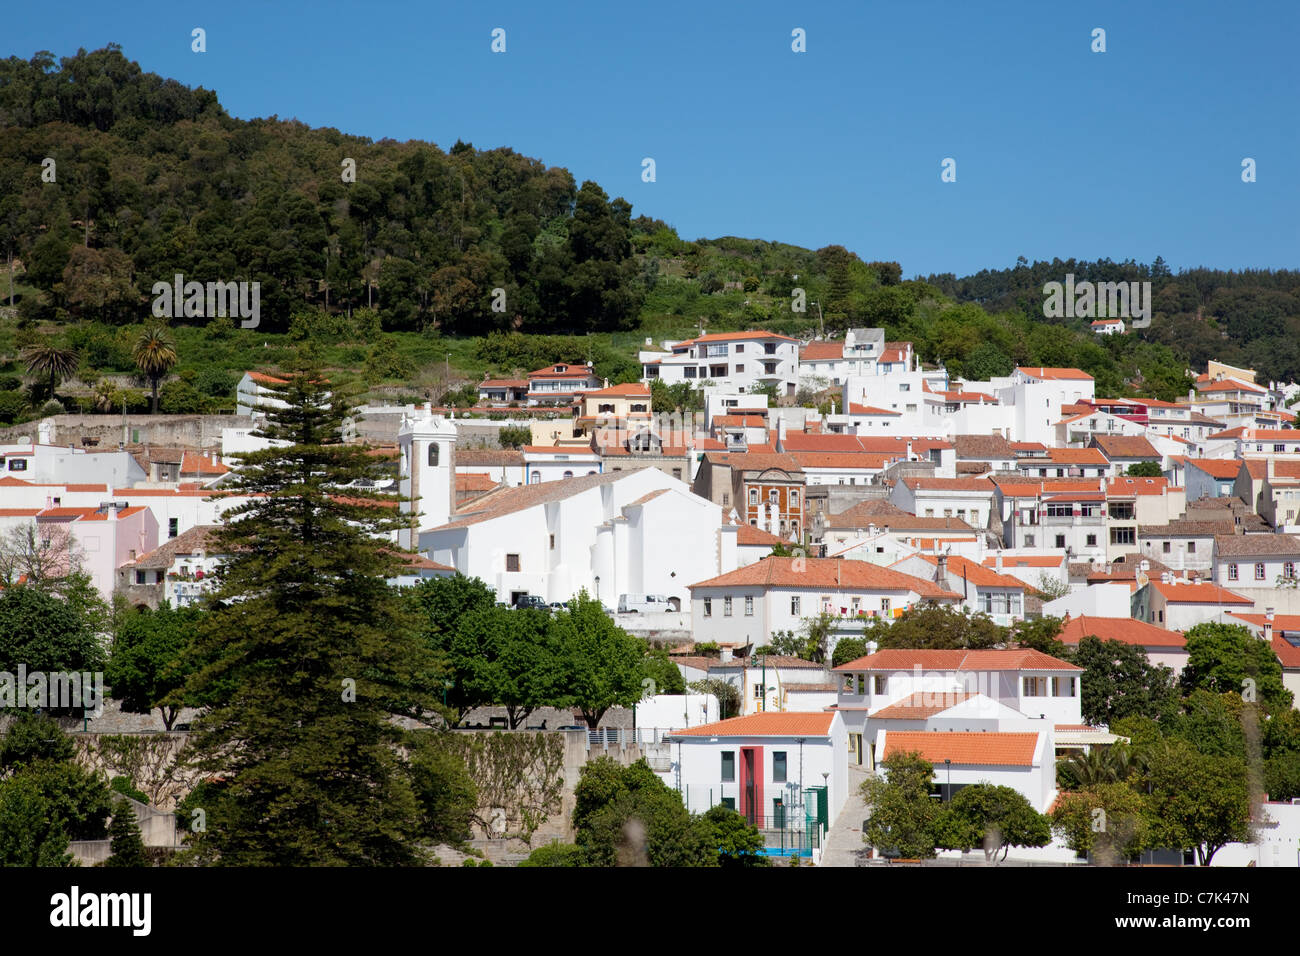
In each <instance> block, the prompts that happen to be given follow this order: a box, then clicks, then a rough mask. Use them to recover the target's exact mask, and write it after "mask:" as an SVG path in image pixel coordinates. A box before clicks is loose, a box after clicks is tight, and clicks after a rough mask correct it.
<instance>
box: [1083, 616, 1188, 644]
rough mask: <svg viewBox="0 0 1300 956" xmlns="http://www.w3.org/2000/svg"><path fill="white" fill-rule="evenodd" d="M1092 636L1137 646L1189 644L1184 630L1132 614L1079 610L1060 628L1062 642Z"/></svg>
mask: <svg viewBox="0 0 1300 956" xmlns="http://www.w3.org/2000/svg"><path fill="white" fill-rule="evenodd" d="M1089 636H1091V637H1097V638H1100V639H1101V640H1103V641H1119V642H1120V643H1122V644H1132V645H1133V646H1135V647H1185V646H1187V641H1186V640H1185V639H1184V638H1183V635H1182V632H1181V631H1169V630H1166V629H1165V628H1163V627H1156V625H1154V624H1148V623H1146V622H1145V621H1136V620H1134V619H1133V618H1129V617H1094V616H1093V615H1091V614H1088V615H1084V614H1080V615H1079V616H1078V617H1072V618H1070V619H1069V620H1067V621H1066V622H1065V626H1064V627H1063V628H1062V629H1061V633H1060V640H1061V642H1062V643H1063V644H1071V645H1076V644H1078V643H1079V642H1080V641H1081V640H1083V639H1084V638H1085V637H1089Z"/></svg>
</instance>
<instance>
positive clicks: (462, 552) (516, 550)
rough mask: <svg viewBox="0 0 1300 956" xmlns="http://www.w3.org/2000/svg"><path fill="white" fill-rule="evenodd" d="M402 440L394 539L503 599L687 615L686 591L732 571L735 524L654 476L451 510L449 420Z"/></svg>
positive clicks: (623, 476) (631, 475)
mask: <svg viewBox="0 0 1300 956" xmlns="http://www.w3.org/2000/svg"><path fill="white" fill-rule="evenodd" d="M398 444H399V446H400V448H401V468H402V471H401V475H402V478H401V482H400V485H399V490H400V492H401V494H402V496H403V497H404V498H409V499H410V501H408V502H404V503H403V504H402V510H403V513H404V514H407V515H409V516H410V525H409V527H408V528H407V530H405V531H403V533H402V535H401V536H400V538H399V543H400V544H401V545H402V546H404V547H409V548H412V549H413V550H416V551H418V552H420V553H422V554H424V555H425V556H426V557H428V558H430V559H431V560H433V561H436V562H438V563H439V564H445V565H449V566H451V567H454V568H455V569H456V570H457V571H459V572H460V573H462V574H465V575H467V576H469V577H477V578H480V579H482V580H483V581H485V582H487V584H489V585H490V586H491V587H493V588H495V590H496V592H497V599H498V600H499V601H506V602H513V601H514V600H516V599H517V598H518V597H519V596H521V595H524V594H528V595H536V596H539V597H541V598H543V599H544V600H546V601H547V602H551V601H566V600H568V599H569V598H570V597H572V596H573V595H574V594H575V593H577V592H578V591H579V590H582V589H586V591H587V593H588V594H591V595H593V596H595V597H597V598H598V599H599V600H600V601H602V602H603V603H604V604H606V605H607V606H609V607H614V606H616V605H617V602H618V598H619V595H621V594H664V595H667V596H668V597H669V598H673V597H676V598H678V599H679V600H680V602H681V605H680V606H681V607H689V605H690V591H689V590H688V588H689V585H691V584H693V583H695V582H696V581H701V580H704V579H705V578H709V577H715V576H716V575H718V574H722V573H725V572H727V571H731V570H734V569H735V568H736V567H737V552H736V534H737V530H738V529H737V526H736V525H733V524H730V523H727V522H726V520H725V518H724V516H723V513H722V508H721V507H720V506H719V505H716V504H714V503H713V502H711V501H708V500H707V499H704V498H701V497H699V496H698V495H696V494H694V493H692V492H691V490H690V487H689V486H688V485H686V484H685V483H684V482H682V481H680V480H678V479H676V478H673V477H671V476H669V475H666V474H664V473H663V472H661V471H659V470H658V469H657V468H644V469H640V470H637V471H617V472H609V473H606V474H598V475H581V476H578V477H574V478H567V479H560V480H556V481H544V482H541V483H538V484H530V485H523V486H519V487H514V488H500V489H498V490H496V491H492V492H489V493H488V494H486V495H483V496H481V497H479V498H475V499H473V500H472V501H470V502H468V503H466V505H465V506H464V507H463V508H462V509H461V510H460V511H457V510H456V509H455V473H456V472H455V469H456V425H455V423H454V422H452V421H450V420H448V419H446V418H443V417H441V416H435V415H429V414H428V413H425V416H424V417H418V418H408V419H406V420H404V421H403V424H402V427H401V430H400V431H399V432H398Z"/></svg>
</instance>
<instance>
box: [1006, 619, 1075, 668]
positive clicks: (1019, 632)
mask: <svg viewBox="0 0 1300 956" xmlns="http://www.w3.org/2000/svg"><path fill="white" fill-rule="evenodd" d="M1063 626H1064V622H1063V621H1062V620H1061V619H1060V618H1059V617H1036V618H1033V619H1032V620H1030V619H1027V620H1023V621H1016V622H1015V623H1014V624H1012V625H1011V631H1010V633H1009V634H1008V635H1007V637H1008V639H1009V640H1012V641H1015V642H1016V644H1018V645H1019V646H1021V647H1028V648H1032V649H1033V650H1036V651H1042V652H1043V653H1044V654H1047V655H1049V656H1051V657H1055V658H1056V659H1057V660H1062V661H1069V660H1072V659H1073V658H1074V652H1073V651H1072V650H1070V648H1069V647H1068V646H1067V645H1066V644H1065V642H1063V641H1062V640H1060V634H1061V628H1062V627H1063Z"/></svg>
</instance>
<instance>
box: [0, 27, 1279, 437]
mask: <svg viewBox="0 0 1300 956" xmlns="http://www.w3.org/2000/svg"><path fill="white" fill-rule="evenodd" d="M47 159H52V160H54V166H53V168H54V170H55V175H54V181H53V182H50V181H47V179H48V176H43V173H44V172H45V170H46V169H47V167H48V166H49V164H48V163H46V162H45V161H46V160H47ZM348 160H351V161H352V162H353V163H355V171H356V172H355V181H346V180H347V179H348V175H347V172H348V165H347V161H348ZM755 201H756V202H759V201H761V197H756V199H755ZM632 212H633V210H632V206H631V204H630V203H628V202H627V201H626V200H624V199H622V198H617V197H616V198H613V199H611V198H610V197H609V196H608V195H607V194H606V193H605V191H604V190H603V189H601V187H600V186H599V185H598V184H597V183H594V182H590V181H588V182H584V183H582V184H580V185H579V184H578V183H576V182H575V180H574V178H573V176H572V175H571V174H570V173H569V172H568V171H567V170H565V169H562V168H559V167H547V166H546V165H545V164H544V163H542V162H540V161H539V160H535V159H530V158H527V157H524V156H521V155H519V154H517V153H515V152H514V151H512V150H510V149H493V150H477V149H475V148H474V147H473V146H472V145H470V144H467V143H462V142H457V143H455V144H454V145H452V146H451V147H450V149H447V150H444V149H441V148H439V147H438V146H436V145H434V144H431V143H424V142H419V141H410V142H405V143H398V142H396V141H393V140H387V139H385V140H380V141H378V142H374V141H371V140H369V139H365V138H361V137H356V136H349V135H347V134H345V133H341V132H339V131H337V130H333V129H312V128H309V127H307V126H305V125H304V124H302V123H299V122H297V121H292V120H280V119H277V118H275V117H270V118H267V119H254V120H238V119H234V118H232V117H231V116H229V115H228V114H227V113H226V112H225V110H223V109H222V107H221V105H220V103H219V101H218V98H217V95H216V94H215V93H214V92H212V91H208V90H204V89H202V88H199V89H192V88H189V87H186V86H184V85H182V84H180V83H177V82H176V81H174V80H167V79H164V78H162V77H159V76H157V75H155V74H151V73H145V72H143V71H142V70H141V68H140V67H139V65H138V64H136V63H134V62H132V61H130V60H128V59H127V58H126V57H125V56H124V55H123V54H122V52H121V50H120V49H119V48H118V47H116V46H112V45H110V46H109V47H106V48H105V49H103V50H97V51H94V52H90V53H87V52H86V51H84V50H83V51H80V52H78V54H77V55H76V56H72V57H65V58H63V59H61V60H56V59H55V57H54V56H53V55H52V54H49V53H45V52H41V53H37V54H36V55H35V56H34V57H32V59H30V60H26V61H24V60H21V59H19V58H10V59H8V60H5V61H0V249H2V250H3V254H4V264H3V268H4V270H5V271H4V272H0V302H2V303H3V307H2V308H0V423H8V422H11V421H15V420H22V419H24V418H30V417H34V416H36V415H38V414H41V413H42V412H43V411H44V412H46V413H48V412H50V411H53V410H56V409H57V408H58V407H79V408H83V409H87V410H99V411H118V410H120V409H121V408H123V407H126V408H127V409H128V410H137V411H138V410H142V409H144V408H146V407H147V406H148V404H149V398H148V395H147V394H146V392H145V390H144V388H143V387H144V386H145V385H146V384H147V382H146V380H145V379H144V378H142V377H141V375H140V373H139V368H140V363H139V360H138V355H137V353H138V344H139V341H140V337H141V335H142V331H143V330H144V328H145V326H146V325H147V324H148V323H151V322H152V321H153V320H152V319H151V312H150V308H151V303H152V301H153V296H152V291H151V290H152V287H153V284H154V283H155V282H159V281H163V282H171V281H172V278H173V276H174V275H176V274H177V273H179V274H182V275H183V276H185V277H186V279H191V280H197V281H200V282H207V281H222V282H231V281H248V282H253V281H256V282H258V283H260V289H261V293H260V324H259V325H258V327H257V328H256V329H246V328H241V327H240V324H239V321H238V320H237V319H232V318H229V317H227V318H201V317H194V318H174V319H171V320H170V321H169V325H170V329H169V330H167V333H166V334H167V335H168V336H170V341H171V343H172V344H173V345H174V351H175V361H174V363H172V364H171V365H169V366H168V368H167V371H166V374H165V375H164V376H163V377H162V379H161V382H162V384H161V388H160V395H159V409H160V411H163V412H191V411H221V410H227V409H230V408H232V407H233V403H234V397H233V393H234V385H235V382H236V380H237V378H238V376H239V374H240V373H242V372H243V371H244V370H246V369H248V368H251V367H274V366H276V365H278V364H280V363H282V362H285V361H287V360H288V359H289V357H290V356H291V355H292V354H294V353H297V352H304V351H305V352H306V353H308V355H309V356H310V357H311V358H312V359H314V360H315V361H316V362H318V363H320V364H322V365H323V366H325V367H326V368H328V369H329V370H330V372H331V376H332V377H337V379H338V380H340V381H343V380H352V381H355V382H356V383H358V384H360V385H361V386H363V387H364V388H365V389H368V390H369V391H370V392H371V394H372V395H374V396H376V397H379V396H382V397H386V398H397V399H401V398H407V399H410V398H419V399H425V398H434V399H436V400H445V401H454V402H457V403H460V404H467V403H469V401H471V396H472V392H473V389H472V388H469V387H466V386H468V385H470V384H472V383H473V382H475V381H478V380H479V379H480V377H481V376H482V375H484V374H493V375H518V374H522V373H524V372H526V371H528V370H531V369H534V368H538V367H541V366H543V365H545V364H548V363H550V362H553V361H560V360H564V361H590V362H592V363H593V365H594V366H595V368H596V371H597V373H598V374H600V375H602V376H604V377H607V378H609V379H610V380H611V381H613V382H624V381H633V380H635V379H636V378H637V377H638V376H639V374H640V366H639V364H638V363H637V361H636V350H637V349H638V348H640V347H642V344H643V342H644V339H645V338H646V337H652V338H654V339H655V340H658V339H660V338H665V337H683V336H686V335H690V334H694V333H696V332H698V331H699V330H701V329H703V330H705V331H722V330H734V329H741V328H762V329H771V330H774V331H780V332H783V333H786V334H791V335H800V336H804V337H808V336H811V335H814V334H818V333H825V334H832V335H835V334H840V333H841V332H842V331H843V329H845V328H846V327H848V326H859V325H865V326H880V327H883V328H884V329H885V330H886V333H887V336H888V338H890V339H891V340H898V339H910V340H911V341H913V342H914V343H916V347H917V350H918V352H919V354H920V355H921V357H922V359H923V360H924V361H927V362H939V361H942V362H944V363H945V364H946V365H947V366H948V368H949V370H950V371H951V372H952V373H953V374H954V375H962V376H966V377H969V378H986V377H988V376H990V375H1004V374H1007V373H1009V372H1010V371H1011V369H1012V368H1013V367H1014V366H1015V365H1017V364H1027V365H1069V366H1078V367H1080V368H1083V369H1085V370H1086V371H1088V372H1090V373H1091V374H1093V375H1094V376H1095V377H1096V379H1097V390H1098V394H1099V395H1134V394H1145V395H1152V396H1155V397H1160V398H1165V399H1171V398H1174V397H1177V396H1178V395H1180V394H1184V393H1185V392H1186V389H1187V387H1188V381H1187V379H1186V377H1185V375H1184V371H1185V369H1186V367H1187V366H1188V364H1189V363H1194V364H1201V363H1203V362H1204V360H1205V358H1207V357H1213V356H1218V357H1221V358H1224V359H1225V360H1229V361H1233V360H1240V361H1249V362H1251V363H1253V364H1255V365H1256V366H1257V367H1259V368H1260V369H1261V371H1263V372H1264V373H1265V374H1266V375H1269V376H1274V377H1278V376H1290V375H1295V374H1296V373H1297V372H1300V354H1297V351H1296V349H1297V347H1296V345H1295V341H1296V334H1295V333H1296V331H1297V323H1300V298H1298V296H1300V291H1298V290H1300V274H1297V273H1292V272H1280V273H1267V272H1260V273H1236V274H1234V273H1220V272H1213V271H1209V270H1196V271H1195V272H1190V273H1183V274H1180V275H1177V276H1173V275H1170V274H1169V271H1168V270H1167V269H1165V268H1164V267H1163V264H1162V263H1159V262H1157V264H1156V265H1154V266H1151V267H1147V266H1142V265H1138V264H1134V263H1126V264H1123V265H1114V264H1110V263H1094V264H1089V263H1074V262H1073V261H1072V260H1071V261H1068V262H1059V261H1058V262H1053V263H1050V264H1048V263H1036V264H1035V265H1034V266H1032V267H1031V266H1028V264H1025V263H1022V264H1021V265H1020V266H1018V267H1017V268H1016V269H1013V270H1006V271H1003V272H984V273H980V275H978V276H973V277H969V278H964V279H958V278H956V277H953V276H931V277H929V278H928V279H924V280H919V279H913V280H908V279H904V278H903V270H902V267H901V266H900V264H899V263H896V262H863V261H862V260H860V259H859V258H858V257H857V256H856V255H854V254H853V253H852V252H850V251H848V250H846V249H845V248H843V247H842V246H829V247H826V248H823V249H819V250H816V251H813V250H808V249H802V248H799V247H797V246H791V245H787V244H783V243H779V242H767V241H762V240H755V239H741V238H732V237H726V238H719V239H701V240H698V241H694V242H690V241H685V240H683V239H682V238H681V237H680V236H678V234H677V232H676V231H675V230H674V229H673V228H672V227H671V226H670V225H668V224H666V223H664V222H662V221H660V220H657V219H654V218H650V217H646V216H637V217H634V216H633V215H632ZM936 241H938V240H936ZM1071 268H1072V269H1073V270H1074V271H1075V273H1076V275H1077V276H1078V277H1079V278H1084V277H1091V278H1099V277H1102V276H1105V277H1106V278H1111V277H1115V278H1119V277H1128V276H1129V275H1130V274H1131V275H1132V276H1134V277H1138V276H1141V277H1150V278H1152V280H1153V281H1154V282H1156V283H1157V289H1156V296H1155V318H1154V321H1153V322H1152V326H1151V328H1150V329H1147V330H1145V331H1144V332H1142V333H1141V334H1140V335H1126V336H1115V337H1110V338H1107V339H1104V340H1098V339H1097V338H1096V337H1095V336H1093V335H1092V334H1091V333H1090V332H1089V331H1088V329H1087V322H1086V321H1084V320H1074V319H1071V320H1047V319H1045V318H1043V316H1042V292H1041V287H1042V284H1043V282H1044V281H1048V279H1056V280H1059V279H1061V278H1062V276H1063V272H1064V271H1068V270H1069V269H1071ZM498 290H500V291H498ZM798 290H802V296H803V301H804V303H805V306H804V308H803V309H802V310H797V309H796V307H795V303H797V302H798V301H799V292H798ZM494 304H495V305H496V306H497V308H495V309H494V307H493V306H494ZM60 355H61V356H63V357H62V358H59V357H58V356H60ZM51 381H53V382H54V385H55V387H54V388H53V390H51V389H50V388H49V383H50V382H51ZM54 401H57V403H58V404H50V403H51V402H54Z"/></svg>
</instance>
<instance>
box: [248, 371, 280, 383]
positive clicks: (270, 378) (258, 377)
mask: <svg viewBox="0 0 1300 956" xmlns="http://www.w3.org/2000/svg"><path fill="white" fill-rule="evenodd" d="M248 377H249V378H251V379H252V380H253V381H254V382H258V383H260V384H262V385H288V384H289V380H288V379H285V378H276V377H275V376H274V375H267V374H266V373H265V372H249V373H248Z"/></svg>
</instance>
